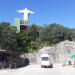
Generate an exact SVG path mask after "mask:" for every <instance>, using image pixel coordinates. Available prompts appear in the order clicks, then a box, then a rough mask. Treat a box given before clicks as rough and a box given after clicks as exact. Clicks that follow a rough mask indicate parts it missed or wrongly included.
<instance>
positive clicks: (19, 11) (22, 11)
mask: <svg viewBox="0 0 75 75" xmlns="http://www.w3.org/2000/svg"><path fill="white" fill-rule="evenodd" d="M16 12H18V13H24V10H17V11H16Z"/></svg>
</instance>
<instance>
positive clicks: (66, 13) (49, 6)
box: [0, 0, 75, 28]
mask: <svg viewBox="0 0 75 75" xmlns="http://www.w3.org/2000/svg"><path fill="white" fill-rule="evenodd" d="M24 8H28V9H29V10H32V11H34V12H36V13H35V14H34V15H30V19H29V23H30V24H32V23H36V24H39V25H42V24H51V23H58V24H62V25H64V26H66V27H70V28H75V0H0V22H2V21H5V22H10V23H11V24H12V25H14V24H15V23H14V18H15V17H20V18H22V14H19V13H17V12H16V10H18V9H24Z"/></svg>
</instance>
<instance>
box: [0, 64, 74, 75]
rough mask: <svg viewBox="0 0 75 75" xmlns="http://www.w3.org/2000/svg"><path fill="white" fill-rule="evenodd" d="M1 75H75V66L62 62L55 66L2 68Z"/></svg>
mask: <svg viewBox="0 0 75 75" xmlns="http://www.w3.org/2000/svg"><path fill="white" fill-rule="evenodd" d="M0 75H75V68H74V67H73V66H66V67H62V66H61V65H60V64H59V65H58V64H55V65H54V68H41V67H40V65H29V66H27V67H23V68H20V69H13V70H9V69H8V70H0Z"/></svg>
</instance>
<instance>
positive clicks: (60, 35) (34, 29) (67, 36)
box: [0, 22, 75, 52]
mask: <svg viewBox="0 0 75 75" xmlns="http://www.w3.org/2000/svg"><path fill="white" fill-rule="evenodd" d="M16 31H17V28H16V27H15V26H11V25H10V24H9V23H6V22H1V23H0V48H1V49H4V50H16V51H20V52H33V51H36V50H38V49H39V48H41V47H43V46H44V45H46V46H51V45H54V44H56V43H59V42H60V41H64V40H75V29H70V28H67V27H64V26H62V25H60V24H56V23H54V24H49V25H46V26H39V25H36V24H32V25H31V26H29V27H28V28H27V30H26V31H25V32H19V33H16Z"/></svg>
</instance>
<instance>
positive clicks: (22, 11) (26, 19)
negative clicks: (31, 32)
mask: <svg viewBox="0 0 75 75" xmlns="http://www.w3.org/2000/svg"><path fill="white" fill-rule="evenodd" d="M17 12H18V13H22V14H23V20H24V21H26V22H28V20H29V15H30V14H34V12H32V11H30V10H28V9H27V8H25V9H24V10H17Z"/></svg>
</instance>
